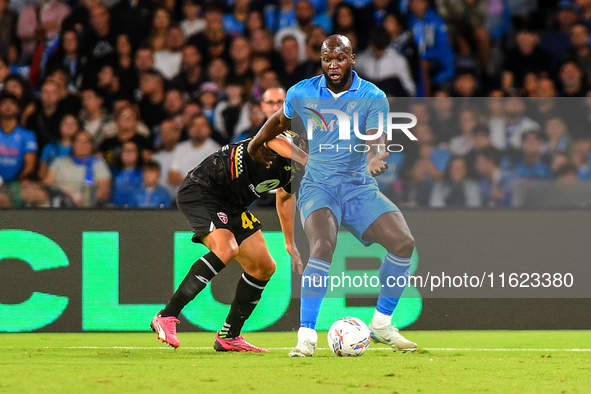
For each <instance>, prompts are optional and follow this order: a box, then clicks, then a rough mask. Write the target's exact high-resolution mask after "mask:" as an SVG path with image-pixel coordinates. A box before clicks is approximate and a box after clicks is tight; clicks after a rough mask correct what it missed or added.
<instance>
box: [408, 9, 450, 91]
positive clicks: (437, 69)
mask: <svg viewBox="0 0 591 394" xmlns="http://www.w3.org/2000/svg"><path fill="white" fill-rule="evenodd" d="M409 10H410V13H409V15H408V26H409V28H410V29H411V31H412V32H413V34H414V37H415V41H416V43H417V46H418V48H419V56H420V58H421V60H422V68H423V69H424V70H426V73H425V75H423V81H422V82H423V83H422V84H421V88H420V89H419V90H418V91H419V92H424V94H421V93H419V96H422V95H430V93H431V89H432V88H431V86H432V85H439V84H442V83H444V82H449V81H450V80H451V79H452V78H453V76H454V53H453V50H452V48H451V46H450V44H449V41H448V37H447V28H446V26H445V23H444V22H443V20H442V19H441V17H439V16H438V15H437V13H435V11H434V10H433V9H432V8H431V7H429V2H428V0H410V4H409Z"/></svg>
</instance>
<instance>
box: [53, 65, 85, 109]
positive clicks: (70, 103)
mask: <svg viewBox="0 0 591 394" xmlns="http://www.w3.org/2000/svg"><path fill="white" fill-rule="evenodd" d="M45 81H53V82H55V83H57V86H58V97H59V102H58V104H57V105H58V111H59V112H60V113H63V114H73V115H78V113H79V112H80V108H81V104H80V97H79V96H78V94H77V93H78V92H77V91H76V90H75V89H72V90H69V89H68V87H69V86H71V82H72V78H71V75H70V72H69V70H68V69H67V68H65V67H64V66H58V67H56V68H55V69H53V70H51V71H50V72H49V74H47V78H46V79H45Z"/></svg>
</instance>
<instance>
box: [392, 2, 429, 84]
mask: <svg viewBox="0 0 591 394" xmlns="http://www.w3.org/2000/svg"><path fill="white" fill-rule="evenodd" d="M384 27H385V28H386V30H387V31H388V34H389V35H390V40H391V41H390V46H391V47H392V48H394V49H396V50H397V51H398V52H399V53H400V54H401V55H403V56H404V57H405V58H406V60H407V61H408V66H409V68H410V72H411V74H412V79H413V81H414V82H415V86H416V85H418V84H419V81H420V78H419V75H420V73H419V70H420V60H419V48H418V47H417V44H416V42H415V38H414V36H413V34H412V32H411V31H410V30H408V26H406V19H405V18H403V17H402V16H401V15H400V14H397V13H394V14H388V15H386V18H385V19H384Z"/></svg>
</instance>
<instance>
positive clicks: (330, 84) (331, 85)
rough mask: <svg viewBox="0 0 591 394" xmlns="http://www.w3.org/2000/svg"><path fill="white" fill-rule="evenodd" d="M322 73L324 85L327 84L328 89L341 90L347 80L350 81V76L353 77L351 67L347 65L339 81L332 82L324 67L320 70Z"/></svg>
mask: <svg viewBox="0 0 591 394" xmlns="http://www.w3.org/2000/svg"><path fill="white" fill-rule="evenodd" d="M322 73H323V74H324V79H326V86H328V87H329V88H330V90H333V91H334V90H342V89H343V88H344V87H345V86H347V84H348V83H349V81H351V78H353V67H349V68H348V69H347V71H345V75H343V78H341V82H339V83H334V82H333V81H332V79H330V75H329V74H328V73H327V72H326V71H325V70H324V69H323V70H322Z"/></svg>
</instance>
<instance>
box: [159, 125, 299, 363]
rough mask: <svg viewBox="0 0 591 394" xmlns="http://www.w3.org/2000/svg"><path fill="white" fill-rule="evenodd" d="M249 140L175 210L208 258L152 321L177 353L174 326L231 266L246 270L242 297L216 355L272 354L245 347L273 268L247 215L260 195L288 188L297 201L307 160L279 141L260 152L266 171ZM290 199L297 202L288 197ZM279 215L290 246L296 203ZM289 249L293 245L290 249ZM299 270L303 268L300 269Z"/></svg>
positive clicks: (188, 183) (207, 164)
mask: <svg viewBox="0 0 591 394" xmlns="http://www.w3.org/2000/svg"><path fill="white" fill-rule="evenodd" d="M249 143H250V139H247V140H244V141H241V142H238V143H235V144H229V145H225V146H224V147H223V148H222V149H220V150H219V151H217V152H216V153H214V154H212V155H210V156H209V157H208V158H206V159H205V160H204V161H203V162H202V163H201V164H200V165H199V166H197V167H195V168H194V169H193V170H191V171H190V172H189V173H188V174H187V176H186V178H185V180H184V182H183V184H182V185H181V187H180V189H179V191H178V193H177V205H178V207H179V209H180V211H181V212H182V213H183V215H185V217H186V219H187V221H188V222H189V223H190V224H191V227H192V228H193V231H194V233H195V234H194V236H193V242H197V243H203V244H204V245H205V246H206V247H207V248H208V249H209V250H210V252H209V253H207V254H205V255H204V256H202V257H201V258H199V259H198V260H197V261H196V262H195V264H193V266H192V267H191V269H190V270H189V273H188V274H187V276H186V277H185V278H184V279H183V281H182V282H181V284H180V286H179V288H178V289H177V291H176V292H175V293H174V294H173V296H172V297H171V298H170V301H169V302H168V304H167V305H166V307H165V308H164V309H163V310H161V311H160V312H159V313H158V314H157V315H156V316H155V317H154V319H153V320H152V324H151V328H152V330H153V331H155V332H156V333H157V334H158V339H160V340H161V341H162V342H166V343H167V344H169V345H170V346H173V347H175V348H176V347H178V346H179V340H178V338H177V334H176V325H177V324H178V323H179V321H178V319H177V318H178V316H179V314H180V312H181V310H182V309H183V308H184V306H185V305H187V304H188V303H189V302H190V301H192V300H193V299H194V298H195V296H197V294H199V292H201V291H202V290H203V289H204V288H205V286H206V285H207V283H209V281H210V280H212V279H213V277H214V276H216V275H217V274H218V273H219V272H220V271H221V270H222V269H224V267H225V266H226V265H227V264H228V263H229V262H230V261H232V260H233V259H236V260H237V261H238V262H239V263H240V264H241V265H242V267H243V268H244V272H243V273H242V276H241V277H240V280H239V281H238V285H237V287H236V295H235V298H234V301H232V305H231V308H230V312H229V313H228V316H227V318H226V322H225V324H224V325H223V327H222V329H221V331H219V332H218V333H217V334H216V339H215V342H214V349H215V350H217V351H250V352H266V351H267V350H266V349H263V348H259V347H257V346H254V345H252V344H250V343H248V342H246V341H245V340H244V338H243V337H242V336H241V335H240V331H241V329H242V326H243V325H244V322H245V321H246V320H247V319H248V318H249V317H250V315H251V314H252V312H253V310H254V308H255V307H256V305H257V303H258V301H259V300H260V299H261V294H262V292H263V290H264V289H265V286H266V284H267V282H268V281H269V279H270V278H271V276H272V275H273V273H274V272H275V261H274V260H273V258H272V257H271V255H270V254H269V250H268V249H267V245H266V243H265V239H264V238H263V234H262V232H261V223H260V221H259V220H258V219H257V218H256V217H255V216H254V215H253V214H252V213H250V212H249V211H248V208H247V207H248V206H249V205H250V204H252V203H253V202H254V201H255V200H256V199H257V198H259V197H260V195H261V193H264V192H266V191H269V190H274V189H278V188H282V189H283V190H285V191H286V192H287V193H291V190H290V182H291V178H292V171H291V161H290V159H293V160H296V161H298V162H300V163H302V164H304V165H305V162H306V160H307V155H306V153H305V152H303V151H302V150H300V149H299V148H297V147H296V146H294V145H292V143H291V140H290V135H289V134H285V135H280V136H278V137H277V138H275V139H274V140H271V141H269V142H268V143H267V146H262V147H261V148H260V149H261V155H263V156H264V157H265V158H266V159H265V160H266V164H261V163H258V162H255V161H254V160H253V159H252V158H251V157H250V155H249V154H248V150H247V149H248V144H249ZM287 195H288V196H290V195H291V194H287ZM277 207H278V209H277V212H278V214H279V219H280V221H281V228H282V230H283V232H284V235H285V238H286V240H290V239H291V202H290V201H289V198H280V199H278V203H277ZM286 245H291V242H286ZM288 252H290V254H291V256H292V264H293V265H294V268H296V266H299V265H301V261H299V254H298V253H297V250H295V249H294V250H292V249H291V248H288ZM298 268H299V269H300V270H301V267H298Z"/></svg>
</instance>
